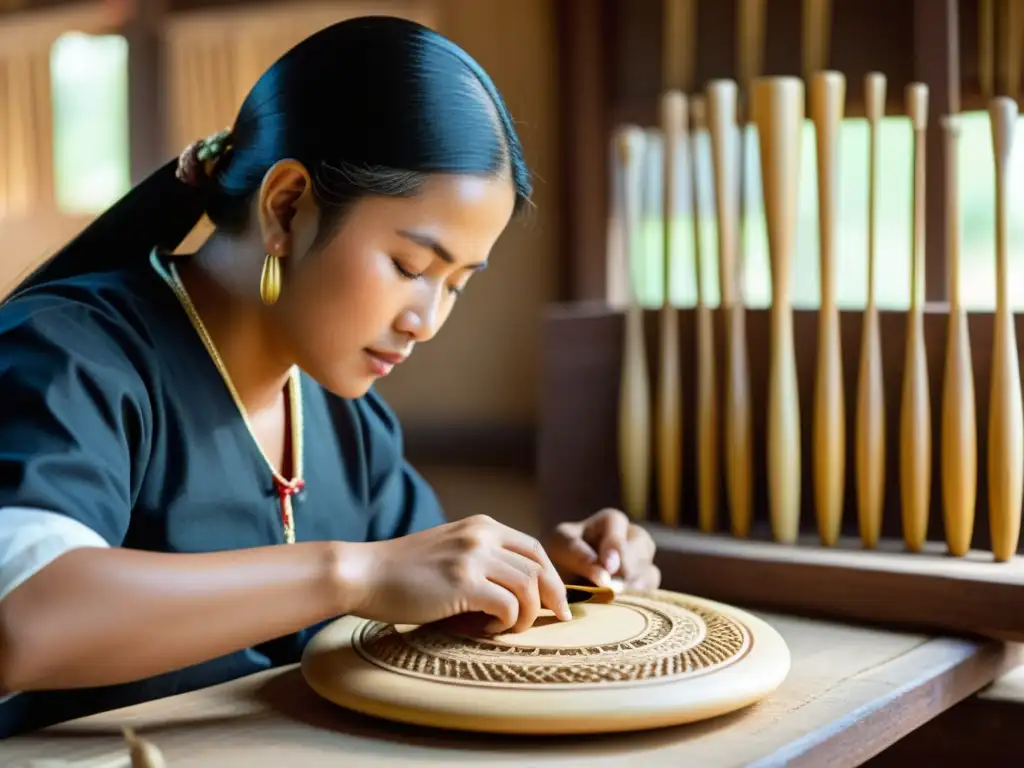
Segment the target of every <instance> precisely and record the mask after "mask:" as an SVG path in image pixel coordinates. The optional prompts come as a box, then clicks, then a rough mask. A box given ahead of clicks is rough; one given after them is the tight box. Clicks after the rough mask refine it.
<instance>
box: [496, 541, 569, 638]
mask: <svg viewBox="0 0 1024 768" xmlns="http://www.w3.org/2000/svg"><path fill="white" fill-rule="evenodd" d="M540 575H541V567H540V566H539V565H538V564H537V563H535V562H533V561H532V560H528V559H526V558H525V557H523V556H522V555H518V554H516V553H515V552H509V551H507V550H505V551H499V553H498V557H497V559H495V560H494V561H493V562H492V563H491V565H490V568H489V569H488V574H487V577H488V579H489V580H490V581H492V582H495V583H496V584H498V585H499V586H501V587H504V588H505V589H507V590H508V591H509V592H511V593H512V594H513V595H515V597H516V600H518V602H519V609H518V610H519V615H518V617H517V618H516V621H515V623H514V624H513V625H512V627H511V629H512V631H513V632H522V631H523V630H524V629H529V628H530V627H532V626H533V622H535V621H536V620H537V616H538V615H539V614H540V610H541V588H540ZM563 591H564V590H563Z"/></svg>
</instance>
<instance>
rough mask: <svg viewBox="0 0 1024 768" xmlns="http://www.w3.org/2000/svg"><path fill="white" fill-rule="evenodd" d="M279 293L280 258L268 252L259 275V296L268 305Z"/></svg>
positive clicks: (270, 304) (274, 300) (275, 300)
mask: <svg viewBox="0 0 1024 768" xmlns="http://www.w3.org/2000/svg"><path fill="white" fill-rule="evenodd" d="M280 295H281V258H280V257H279V256H274V255H273V254H270V253H268V254H267V257H266V258H265V259H264V260H263V272H262V274H261V275H260V298H261V299H263V303H264V304H266V305H267V306H268V307H269V306H272V305H273V304H274V303H276V302H277V299H278V297H279V296H280Z"/></svg>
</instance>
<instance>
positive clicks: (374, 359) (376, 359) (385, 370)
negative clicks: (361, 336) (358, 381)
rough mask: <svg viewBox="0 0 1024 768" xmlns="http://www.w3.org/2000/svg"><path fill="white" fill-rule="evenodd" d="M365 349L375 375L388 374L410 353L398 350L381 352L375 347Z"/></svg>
mask: <svg viewBox="0 0 1024 768" xmlns="http://www.w3.org/2000/svg"><path fill="white" fill-rule="evenodd" d="M365 351H366V356H367V358H369V361H370V368H371V369H372V370H373V373H374V375H375V376H387V375H388V374H389V373H391V369H393V368H394V367H395V366H396V365H398V364H399V363H400V362H402V361H403V360H405V358H406V357H408V355H403V354H399V353H397V352H380V351H378V350H375V349H367V350H365Z"/></svg>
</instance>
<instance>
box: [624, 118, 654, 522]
mask: <svg viewBox="0 0 1024 768" xmlns="http://www.w3.org/2000/svg"><path fill="white" fill-rule="evenodd" d="M643 148H644V133H643V130H642V129H640V128H637V127H635V126H631V127H629V128H626V129H624V130H623V131H622V132H621V133H620V136H619V153H620V155H621V159H622V164H623V184H624V186H623V203H624V205H623V207H624V208H625V211H626V215H625V220H624V222H623V224H624V233H625V237H624V239H625V242H626V265H627V270H626V271H627V273H628V274H629V275H632V273H633V271H634V269H635V268H636V263H635V262H636V261H637V260H638V259H639V253H638V252H637V249H636V241H637V236H636V229H637V223H638V222H637V220H638V218H639V209H640V196H641V172H640V166H641V163H642V153H643ZM643 322H644V316H643V309H642V307H641V306H640V304H639V303H638V300H637V296H636V290H635V286H634V285H633V282H632V279H631V278H630V290H629V305H628V306H627V308H626V312H625V328H624V334H623V354H622V370H621V378H620V385H619V467H620V473H621V483H622V502H623V506H624V507H625V512H626V513H627V514H628V515H629V516H630V517H632V518H633V519H634V520H643V519H645V518H646V516H647V501H648V496H649V494H650V481H651V478H650V475H651V412H650V380H649V374H648V370H647V355H646V350H645V348H644V327H643Z"/></svg>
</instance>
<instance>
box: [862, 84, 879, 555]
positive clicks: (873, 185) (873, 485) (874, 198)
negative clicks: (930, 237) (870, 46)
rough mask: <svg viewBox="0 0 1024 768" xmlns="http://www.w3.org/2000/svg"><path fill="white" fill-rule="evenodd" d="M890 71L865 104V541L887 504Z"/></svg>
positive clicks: (868, 88) (871, 538)
mask: <svg viewBox="0 0 1024 768" xmlns="http://www.w3.org/2000/svg"><path fill="white" fill-rule="evenodd" d="M885 86H886V81H885V75H883V74H881V73H879V72H869V73H868V74H867V75H866V76H865V77H864V103H865V113H866V116H867V120H868V222H867V224H868V268H867V283H868V285H867V306H866V307H865V309H864V326H863V330H862V331H861V345H860V369H859V373H858V377H857V419H856V434H855V440H856V447H855V450H856V473H857V523H858V529H859V531H860V538H861V542H862V543H863V544H864V546H865V547H867V548H873V547H875V546H877V545H878V540H879V538H880V537H881V535H882V508H883V505H884V503H885V458H886V444H885V386H884V383H883V378H882V342H881V338H880V337H879V326H878V305H877V303H876V299H875V260H876V250H877V241H878V226H877V210H878V123H879V121H880V120H881V119H882V117H883V115H884V114H885Z"/></svg>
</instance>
